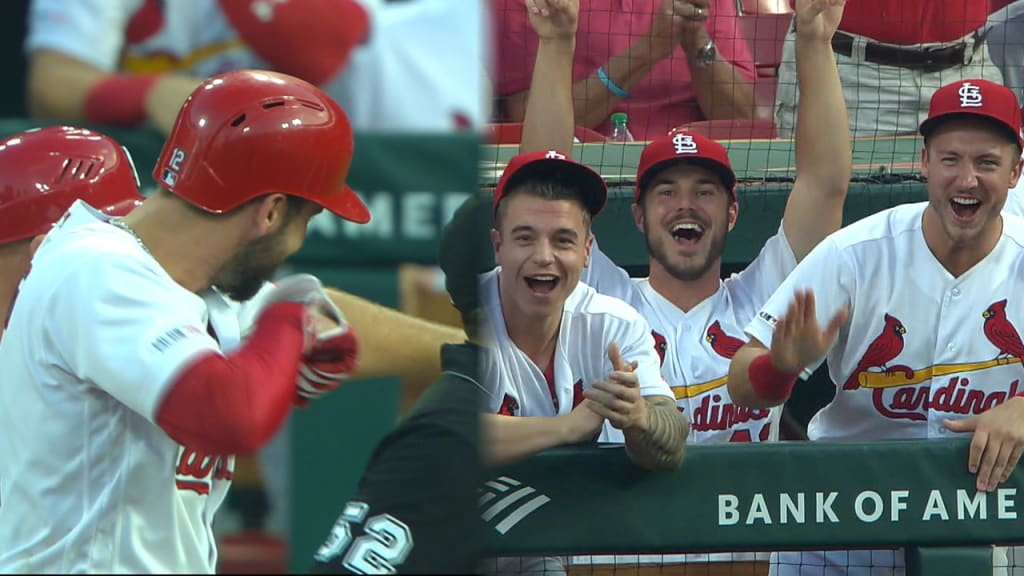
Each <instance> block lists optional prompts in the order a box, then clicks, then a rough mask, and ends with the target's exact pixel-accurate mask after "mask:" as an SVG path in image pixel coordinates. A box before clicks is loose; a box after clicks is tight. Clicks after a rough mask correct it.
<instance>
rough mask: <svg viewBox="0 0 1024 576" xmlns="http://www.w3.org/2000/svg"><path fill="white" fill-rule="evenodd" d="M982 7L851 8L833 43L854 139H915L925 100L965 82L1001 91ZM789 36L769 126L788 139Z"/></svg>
mask: <svg viewBox="0 0 1024 576" xmlns="http://www.w3.org/2000/svg"><path fill="white" fill-rule="evenodd" d="M990 10H991V6H990V4H989V0H901V1H897V0H859V1H857V2H850V4H849V6H847V8H846V11H845V13H844V15H843V20H842V22H841V23H840V24H839V30H838V31H837V32H836V34H835V36H834V37H833V39H832V48H833V50H834V51H835V53H836V60H837V62H838V64H839V76H840V78H841V80H842V82H843V94H844V96H845V97H846V105H847V107H848V108H849V110H850V116H849V117H850V132H851V134H852V136H854V137H865V136H868V137H870V136H875V135H877V134H893V133H900V134H915V133H916V132H917V127H918V125H920V123H921V122H922V121H923V120H924V119H925V118H926V117H927V115H928V102H929V100H930V99H931V96H932V93H933V92H934V91H935V90H937V89H938V88H939V86H943V85H945V84H949V83H951V82H955V81H957V80H963V79H965V78H983V79H985V80H990V81H992V82H998V83H1001V82H1002V81H1003V76H1002V73H1001V72H1000V71H999V68H998V67H997V66H996V65H995V64H994V63H993V62H992V59H991V57H990V55H989V51H988V48H987V46H986V44H985V36H984V30H985V28H984V25H985V21H986V19H987V18H988V15H989V11H990ZM795 38H796V33H795V31H794V30H793V29H790V31H789V34H788V35H787V36H786V41H785V44H784V46H783V50H782V65H781V66H780V67H779V84H778V92H777V97H776V105H775V126H776V129H777V130H778V134H779V136H781V137H791V136H792V134H793V130H794V126H795V114H796V106H797V99H798V90H797V82H796V62H795V57H794V55H795V44H794V40H795Z"/></svg>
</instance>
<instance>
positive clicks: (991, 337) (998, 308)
mask: <svg viewBox="0 0 1024 576" xmlns="http://www.w3.org/2000/svg"><path fill="white" fill-rule="evenodd" d="M981 317H982V318H984V319H985V326H984V329H985V337H986V338H988V341H989V342H991V343H992V345H993V346H995V347H996V348H998V349H999V354H998V355H997V356H996V359H999V358H1001V357H1003V356H1007V357H1011V358H1021V359H1024V344H1022V343H1021V341H1020V334H1019V333H1017V329H1016V328H1014V327H1013V324H1011V323H1010V320H1009V319H1008V318H1007V317H1006V299H1005V298H1004V299H1002V300H1000V301H998V302H995V303H993V304H991V305H989V307H988V308H987V309H986V310H985V311H984V312H983V313H982V314H981Z"/></svg>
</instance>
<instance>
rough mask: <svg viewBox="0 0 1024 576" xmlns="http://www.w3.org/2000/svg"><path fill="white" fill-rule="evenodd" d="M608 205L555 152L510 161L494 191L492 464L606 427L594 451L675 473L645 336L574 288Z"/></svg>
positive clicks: (602, 193) (484, 305)
mask: <svg viewBox="0 0 1024 576" xmlns="http://www.w3.org/2000/svg"><path fill="white" fill-rule="evenodd" d="M606 199H607V189H606V187H605V185H604V181H603V180H602V179H601V177H600V176H599V175H598V174H597V173H596V172H594V171H592V170H591V169H590V168H587V167H586V166H584V165H582V164H578V163H576V162H574V161H572V160H571V159H569V158H567V157H566V156H565V155H563V154H561V153H559V152H557V151H546V152H535V153H530V154H521V155H518V156H516V157H515V158H513V159H512V160H511V161H509V163H508V166H507V167H506V168H505V171H504V173H503V174H502V177H501V179H500V181H499V183H498V186H497V188H496V190H495V196H494V214H495V215H494V219H495V230H494V231H492V233H491V234H492V240H493V242H494V250H495V260H496V262H497V264H498V267H497V268H495V270H493V271H492V272H490V273H489V274H486V275H484V277H483V278H482V283H481V309H482V316H483V318H482V319H481V322H482V329H481V340H482V341H484V342H485V343H487V344H488V345H489V346H490V348H492V349H493V352H492V353H490V354H488V355H487V360H486V361H485V362H484V365H483V367H482V369H481V370H482V375H481V378H482V381H483V382H484V383H485V385H487V386H491V387H492V397H491V406H490V410H491V411H493V413H496V414H497V415H498V416H491V417H490V420H491V421H492V422H493V423H494V426H495V428H494V430H495V437H494V439H492V442H489V443H488V444H490V445H491V446H493V447H494V449H495V452H496V453H495V454H492V455H491V461H492V462H494V463H499V462H507V461H511V460H515V459H518V458H522V457H526V456H529V455H531V454H533V453H535V452H538V451H540V450H542V449H544V448H547V447H550V446H552V445H557V444H559V443H569V442H579V441H583V440H587V439H593V438H595V437H597V436H598V433H599V432H601V428H602V425H603V423H604V420H607V424H605V425H604V432H603V433H602V434H601V436H602V439H603V440H605V441H610V442H622V441H624V442H625V444H626V450H627V452H628V453H629V455H630V456H631V457H632V458H633V459H634V460H635V461H636V462H637V463H638V464H640V465H642V466H644V467H647V468H652V469H660V468H674V467H677V466H679V464H680V463H681V462H682V457H683V442H684V440H685V437H686V433H687V425H686V420H685V418H684V417H683V416H682V415H680V414H679V413H678V411H677V410H676V409H675V405H674V402H673V401H672V400H671V390H669V388H668V386H667V384H665V381H664V380H663V379H662V378H661V374H660V373H659V366H658V357H657V354H656V353H655V351H654V340H653V338H652V337H651V335H650V328H649V327H648V326H647V323H646V322H645V321H644V320H643V318H641V317H640V315H639V314H638V313H637V312H636V311H635V310H634V309H632V308H631V307H630V306H628V305H627V304H626V303H624V302H622V301H621V300H618V299H615V298H610V297H608V296H603V295H600V294H597V293H596V292H595V291H594V290H593V289H592V288H590V287H588V286H586V285H584V284H581V283H580V282H579V276H580V273H581V272H582V269H583V264H584V262H585V261H586V258H587V253H588V248H589V245H590V242H591V239H592V235H591V233H590V221H591V219H592V218H593V216H594V215H596V214H597V213H598V212H600V210H601V208H602V207H603V206H604V204H605V201H606ZM510 416H520V417H521V416H527V417H534V418H508V417H510ZM555 416H568V417H569V418H567V419H564V420H561V422H566V423H567V424H566V425H565V426H563V425H561V424H559V423H558V422H559V420H558V419H555V418H553V417H555ZM549 426H554V429H555V430H558V431H562V433H560V434H559V433H555V434H552V433H551V431H552V428H550V427H549ZM567 428H568V429H569V430H571V431H573V434H572V435H571V437H566V435H565V430H566V429H567Z"/></svg>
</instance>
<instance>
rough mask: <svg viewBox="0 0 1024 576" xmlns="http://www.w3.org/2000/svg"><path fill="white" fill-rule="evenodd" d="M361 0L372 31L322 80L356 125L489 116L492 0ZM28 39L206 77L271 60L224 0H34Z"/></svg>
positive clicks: (117, 62) (100, 61)
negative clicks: (227, 11) (248, 39)
mask: <svg viewBox="0 0 1024 576" xmlns="http://www.w3.org/2000/svg"><path fill="white" fill-rule="evenodd" d="M359 1H360V2H361V3H362V4H363V5H364V7H365V8H366V10H367V12H368V14H369V16H370V28H371V30H370V35H369V39H368V41H367V42H366V43H365V44H363V45H361V46H359V47H357V48H356V49H355V50H354V51H353V53H352V54H351V55H350V59H349V62H348V65H346V66H345V67H344V68H343V69H342V70H341V71H340V72H339V73H338V74H337V75H336V76H335V77H334V78H332V79H330V80H328V81H326V82H324V84H323V85H322V86H321V88H322V89H323V90H324V91H325V92H327V93H328V94H330V95H331V96H332V97H333V98H334V99H335V100H337V101H338V103H339V104H341V106H342V108H344V109H345V112H346V114H347V115H348V117H349V120H350V121H351V123H352V126H353V128H354V129H355V130H393V131H435V132H448V131H452V130H456V129H465V128H480V127H482V126H483V125H484V124H485V123H487V122H488V120H489V117H490V106H491V91H490V81H489V79H488V77H487V71H488V70H490V69H491V68H492V66H491V64H490V62H491V58H492V56H491V50H490V42H489V39H490V37H491V36H490V33H489V29H490V16H489V10H488V6H487V3H486V0H460V1H459V2H452V1H450V0H416V1H408V2H396V3H381V2H376V1H373V0H359ZM267 4H268V5H270V6H271V7H272V3H267ZM25 48H26V50H27V51H29V52H31V51H33V50H55V51H57V52H61V53H64V54H66V55H68V56H71V57H73V58H76V59H79V60H82V61H83V62H86V63H88V64H91V65H93V66H95V67H97V68H99V69H100V70H104V71H107V72H115V71H123V72H135V73H143V72H174V73H180V74H190V75H194V76H198V77H200V78H206V77H209V76H213V75H216V74H219V73H222V72H227V71H230V70H239V69H244V68H264V69H265V68H268V67H269V64H267V63H266V62H264V61H263V60H261V59H260V58H259V57H258V56H257V55H256V54H255V53H254V52H252V51H251V50H249V49H248V48H247V47H246V44H245V42H244V41H243V39H242V38H241V36H240V35H239V34H238V32H237V31H236V30H235V29H234V28H233V27H232V25H231V23H230V22H229V21H228V19H227V17H226V16H225V15H224V13H223V12H222V11H221V9H220V6H219V3H218V1H217V0H185V1H173V2H154V1H152V0H33V1H32V5H31V9H30V12H29V19H28V36H27V38H26V42H25ZM452 62H460V63H462V64H464V65H461V66H453V65H452Z"/></svg>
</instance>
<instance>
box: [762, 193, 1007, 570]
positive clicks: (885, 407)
mask: <svg viewBox="0 0 1024 576" xmlns="http://www.w3.org/2000/svg"><path fill="white" fill-rule="evenodd" d="M926 206H927V203H926V202H921V203H914V204H905V205H900V206H896V207H893V208H890V209H888V210H884V211H882V212H879V213H877V214H875V215H872V216H869V217H867V218H865V219H863V220H860V221H859V222H856V223H854V224H851V225H850V226H848V227H846V228H843V229H841V230H839V231H838V232H835V233H834V234H832V235H831V236H829V237H828V238H826V239H825V240H824V241H823V242H822V243H820V244H819V245H818V246H817V247H816V248H815V249H814V250H813V251H811V253H810V254H809V255H808V256H807V257H806V258H805V259H804V260H803V261H802V262H801V263H800V264H799V265H798V266H797V267H796V270H794V271H793V273H792V274H790V276H789V277H788V278H787V279H786V280H785V281H784V282H783V284H782V286H781V287H780V288H779V290H778V291H777V292H776V293H775V294H774V295H773V296H772V297H771V299H770V300H769V301H768V303H767V304H766V305H765V306H764V308H763V309H762V310H761V311H760V312H759V313H758V315H757V317H755V318H754V320H753V321H751V323H750V324H749V325H748V326H747V328H746V332H747V334H748V335H749V336H751V337H753V338H757V339H758V340H759V341H761V342H763V343H764V344H766V345H768V346H770V345H771V341H772V333H773V330H774V323H775V319H776V318H779V317H781V316H782V315H783V314H784V313H785V311H786V309H787V307H788V306H789V303H790V302H791V300H792V297H793V292H794V290H796V289H801V288H810V289H812V290H813V291H814V295H815V303H816V310H817V314H818V321H819V323H820V324H821V325H822V326H824V325H825V324H826V323H827V322H828V319H830V318H831V317H832V316H833V315H834V314H835V313H836V312H837V311H838V310H839V309H840V308H841V307H843V306H847V307H849V310H850V317H849V320H848V321H847V323H846V326H845V327H844V328H843V329H842V330H841V332H840V333H839V336H838V338H837V340H836V343H835V344H834V346H833V347H832V348H831V350H830V351H829V352H828V354H827V355H826V357H827V359H828V368H829V375H830V376H831V378H832V381H833V382H834V383H835V385H836V395H835V398H834V399H833V400H832V402H831V403H830V404H829V405H828V406H826V407H825V408H823V409H822V410H821V411H820V412H818V413H817V414H816V415H815V416H814V418H812V420H811V422H810V425H809V427H808V436H809V437H810V439H811V440H828V441H874V440H895V439H913V438H948V437H951V436H955V434H953V433H952V432H949V431H947V430H946V429H944V428H943V426H942V420H943V419H945V418H950V419H961V418H967V417H971V416H974V415H977V414H980V413H982V412H984V411H986V410H988V409H990V408H992V407H993V406H996V405H998V404H1000V403H1002V402H1004V401H1005V400H1006V399H1007V398H1008V397H1011V396H1014V395H1016V394H1019V393H1021V392H1022V391H1024V386H1022V385H1021V357H1022V356H1024V345H1022V344H1021V339H1020V336H1019V334H1020V332H1019V331H1018V329H1017V327H1018V326H1021V327H1024V300H1018V299H1017V296H1020V295H1021V294H1024V220H1022V219H1020V218H1018V217H1015V216H1012V215H1006V214H1004V215H1003V219H1004V222H1003V233H1002V237H1001V238H1000V240H999V242H998V244H997V245H996V247H995V249H994V250H993V251H992V252H991V253H990V254H989V255H988V256H986V257H985V258H984V259H983V260H982V261H981V262H979V263H978V264H976V265H975V266H974V267H973V268H972V269H970V270H969V271H967V272H966V273H964V274H962V275H961V276H960V277H959V278H954V277H952V276H951V275H950V273H949V272H948V271H946V269H945V268H944V267H943V266H942V265H941V264H940V263H939V262H938V261H937V260H936V259H935V257H934V256H933V255H932V253H931V251H930V250H929V248H928V246H927V245H926V244H925V240H924V235H923V233H922V230H921V218H922V215H923V213H924V210H925V209H926ZM823 360H824V359H822V360H819V361H818V362H817V363H816V364H815V366H817V365H820V363H821V361H823ZM809 368H813V367H809ZM779 556H780V559H781V562H782V563H783V565H780V566H779V567H778V573H779V574H790V573H792V574H798V573H799V566H800V565H801V564H802V565H804V566H815V565H817V566H821V565H822V564H823V562H826V561H827V562H829V564H828V565H829V566H833V565H832V564H831V563H832V562H834V563H835V565H834V567H833V568H832V569H830V570H827V571H826V572H825V573H826V574H830V575H831V574H847V573H848V574H851V575H854V576H856V575H859V574H864V575H867V574H871V575H877V574H880V573H882V572H879V571H878V568H876V569H875V571H871V570H870V569H869V568H857V566H870V565H871V564H872V563H874V565H875V566H894V565H895V566H902V565H903V555H902V552H899V553H894V552H893V551H891V550H889V551H883V550H875V551H870V550H860V551H849V552H847V551H842V552H828V553H822V552H809V553H803V554H802V555H801V554H800V553H780V555H779ZM847 563H849V564H850V566H851V567H850V568H849V572H847V571H846V570H847V568H846V567H847ZM819 573H820V572H819Z"/></svg>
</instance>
